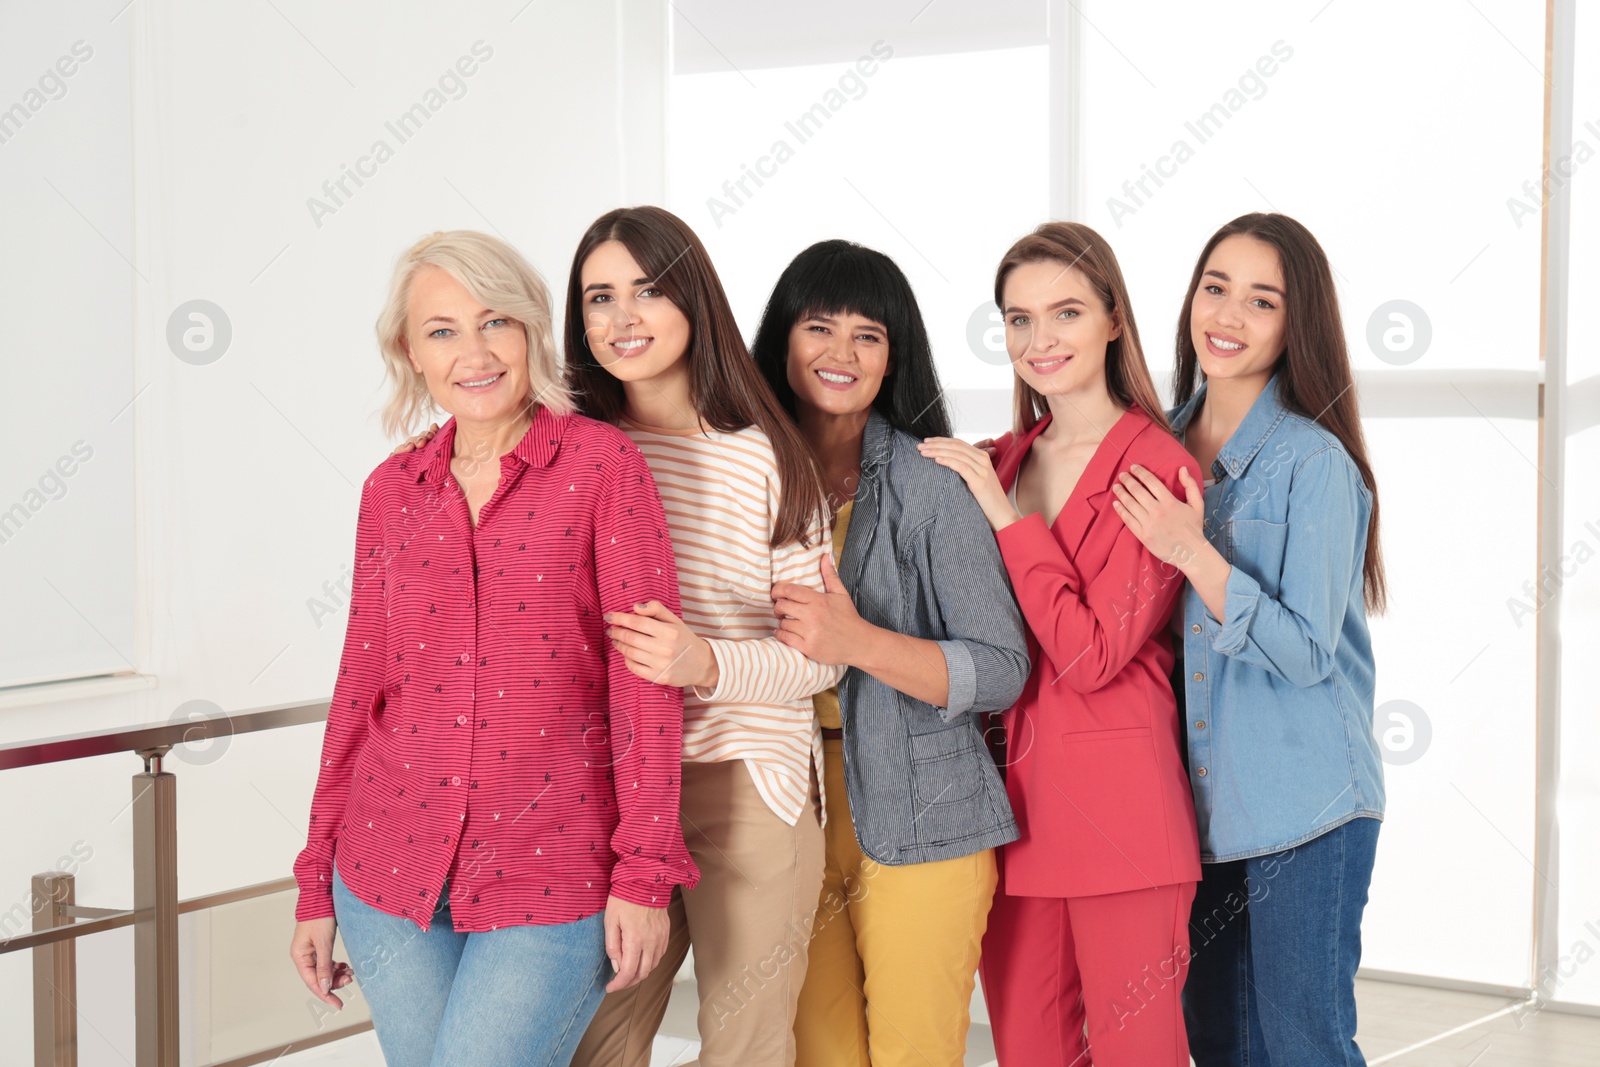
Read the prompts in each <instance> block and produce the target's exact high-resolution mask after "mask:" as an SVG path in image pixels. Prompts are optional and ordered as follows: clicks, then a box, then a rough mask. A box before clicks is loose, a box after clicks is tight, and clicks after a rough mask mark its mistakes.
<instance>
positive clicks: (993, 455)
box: [972, 437, 1000, 467]
mask: <svg viewBox="0 0 1600 1067" xmlns="http://www.w3.org/2000/svg"><path fill="white" fill-rule="evenodd" d="M972 447H973V448H976V449H977V450H978V451H979V452H982V453H983V454H984V455H986V456H988V457H989V465H990V466H991V467H992V466H995V465H997V464H998V463H999V462H1000V448H999V446H998V445H996V444H995V443H994V438H992V437H985V438H984V439H983V440H981V441H974V442H973V443H972Z"/></svg>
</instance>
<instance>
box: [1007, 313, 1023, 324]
mask: <svg viewBox="0 0 1600 1067" xmlns="http://www.w3.org/2000/svg"><path fill="white" fill-rule="evenodd" d="M1006 321H1007V322H1009V323H1011V325H1013V326H1026V325H1028V316H1026V315H1013V316H1011V318H1009V319H1007V320H1006Z"/></svg>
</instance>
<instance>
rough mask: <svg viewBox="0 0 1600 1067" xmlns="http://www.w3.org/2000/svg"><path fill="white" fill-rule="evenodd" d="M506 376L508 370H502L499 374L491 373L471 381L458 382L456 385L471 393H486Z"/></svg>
mask: <svg viewBox="0 0 1600 1067" xmlns="http://www.w3.org/2000/svg"><path fill="white" fill-rule="evenodd" d="M505 376H506V372H505V371H501V372H500V373H498V374H491V375H489V376H488V377H484V378H474V379H472V380H471V381H466V382H457V383H456V385H457V386H459V387H460V388H462V389H465V390H466V391H467V392H469V393H486V392H488V391H489V390H490V389H493V388H494V387H495V386H496V385H498V384H500V379H501V378H504V377H505Z"/></svg>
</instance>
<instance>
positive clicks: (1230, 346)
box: [1206, 330, 1250, 359]
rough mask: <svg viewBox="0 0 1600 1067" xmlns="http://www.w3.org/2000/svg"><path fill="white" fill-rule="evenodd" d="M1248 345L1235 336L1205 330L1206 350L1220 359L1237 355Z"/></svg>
mask: <svg viewBox="0 0 1600 1067" xmlns="http://www.w3.org/2000/svg"><path fill="white" fill-rule="evenodd" d="M1249 347H1250V346H1249V345H1247V344H1245V343H1244V342H1243V341H1241V340H1239V339H1238V338H1237V337H1230V336H1228V335H1227V334H1225V333H1212V332H1211V331H1209V330H1207V331H1206V351H1208V352H1210V353H1211V354H1212V355H1213V356H1217V357H1218V358H1220V359H1228V358H1231V357H1233V356H1237V355H1238V354H1239V353H1241V352H1243V351H1244V350H1245V349H1246V348H1249Z"/></svg>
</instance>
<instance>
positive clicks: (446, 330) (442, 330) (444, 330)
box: [428, 326, 450, 337]
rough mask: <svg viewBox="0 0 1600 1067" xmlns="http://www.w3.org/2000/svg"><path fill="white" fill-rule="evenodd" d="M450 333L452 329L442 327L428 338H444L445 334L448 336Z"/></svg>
mask: <svg viewBox="0 0 1600 1067" xmlns="http://www.w3.org/2000/svg"><path fill="white" fill-rule="evenodd" d="M449 332H450V328H449V327H448V326H441V327H439V328H438V329H437V330H434V331H433V332H432V333H430V334H428V336H429V337H443V336H444V335H445V334H447V333H449Z"/></svg>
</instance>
